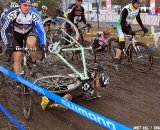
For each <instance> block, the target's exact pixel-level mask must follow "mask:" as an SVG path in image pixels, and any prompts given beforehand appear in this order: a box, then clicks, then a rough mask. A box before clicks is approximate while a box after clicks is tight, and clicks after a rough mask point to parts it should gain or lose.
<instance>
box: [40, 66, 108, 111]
mask: <svg viewBox="0 0 160 130" xmlns="http://www.w3.org/2000/svg"><path fill="white" fill-rule="evenodd" d="M93 69H94V70H95V69H96V72H95V71H94V72H92V71H93ZM100 69H102V66H96V67H94V68H92V70H90V72H89V76H90V79H89V80H88V81H87V82H86V81H83V82H82V86H80V87H79V88H77V89H76V90H74V91H72V92H70V93H65V94H60V95H59V96H61V97H63V98H65V99H67V100H70V101H71V100H74V99H76V98H79V97H82V98H83V99H85V100H93V99H98V98H100V97H101V96H100V95H99V92H98V90H99V89H101V88H105V87H106V86H107V85H108V84H109V77H108V76H107V75H106V74H104V73H101V74H100V73H99V74H96V73H97V72H101V71H100ZM87 85H90V86H91V87H90V88H89V90H88V91H89V92H88V91H84V90H83V88H84V87H87ZM66 87H67V86H66ZM41 107H42V110H46V109H52V108H53V109H56V110H58V111H61V112H63V111H67V110H68V109H67V108H66V107H64V106H62V105H60V104H58V103H56V102H52V101H50V100H49V99H48V98H47V97H46V96H43V97H42V100H41Z"/></svg>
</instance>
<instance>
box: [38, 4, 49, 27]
mask: <svg viewBox="0 0 160 130" xmlns="http://www.w3.org/2000/svg"><path fill="white" fill-rule="evenodd" d="M47 10H48V8H47V6H45V5H43V6H42V10H41V11H39V13H40V15H41V17H42V19H43V23H44V27H45V30H48V29H50V24H51V18H50V17H48V16H47Z"/></svg>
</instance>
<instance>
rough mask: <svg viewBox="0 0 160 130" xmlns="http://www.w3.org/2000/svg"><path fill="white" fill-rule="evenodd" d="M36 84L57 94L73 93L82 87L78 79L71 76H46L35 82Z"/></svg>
mask: <svg viewBox="0 0 160 130" xmlns="http://www.w3.org/2000/svg"><path fill="white" fill-rule="evenodd" d="M34 83H35V84H37V85H39V86H42V87H43V88H45V89H47V90H49V91H51V92H53V93H56V94H61V93H67V92H71V91H73V90H75V89H77V88H78V87H80V85H81V82H80V80H79V79H78V78H75V76H74V77H73V76H69V75H67V76H63V75H53V76H44V77H41V78H39V79H37V80H35V81H34Z"/></svg>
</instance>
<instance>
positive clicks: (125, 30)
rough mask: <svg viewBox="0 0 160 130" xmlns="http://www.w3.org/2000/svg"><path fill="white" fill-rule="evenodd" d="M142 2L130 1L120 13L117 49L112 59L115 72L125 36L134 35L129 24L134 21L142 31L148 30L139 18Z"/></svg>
mask: <svg viewBox="0 0 160 130" xmlns="http://www.w3.org/2000/svg"><path fill="white" fill-rule="evenodd" d="M141 3H142V0H132V3H130V4H129V5H126V6H125V7H124V8H123V9H122V12H121V15H120V19H119V21H118V25H117V31H118V36H119V42H118V46H119V47H118V49H117V50H116V56H115V58H114V64H113V66H114V67H115V69H116V70H118V66H119V64H120V62H121V61H120V57H121V52H122V50H123V49H124V47H125V39H124V37H125V34H127V35H132V36H133V35H135V32H134V31H132V29H131V24H132V23H133V21H134V20H135V19H136V20H137V22H138V24H139V25H140V26H141V28H142V30H143V31H144V32H145V33H146V32H148V29H147V28H146V27H144V25H143V23H142V20H141V18H140V5H141Z"/></svg>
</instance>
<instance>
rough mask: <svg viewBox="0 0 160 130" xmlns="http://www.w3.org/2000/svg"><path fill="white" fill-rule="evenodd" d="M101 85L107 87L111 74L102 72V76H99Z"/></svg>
mask: <svg viewBox="0 0 160 130" xmlns="http://www.w3.org/2000/svg"><path fill="white" fill-rule="evenodd" d="M99 81H100V84H101V87H106V86H107V85H108V84H109V76H108V75H106V74H104V73H102V74H101V76H100V78H99Z"/></svg>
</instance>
